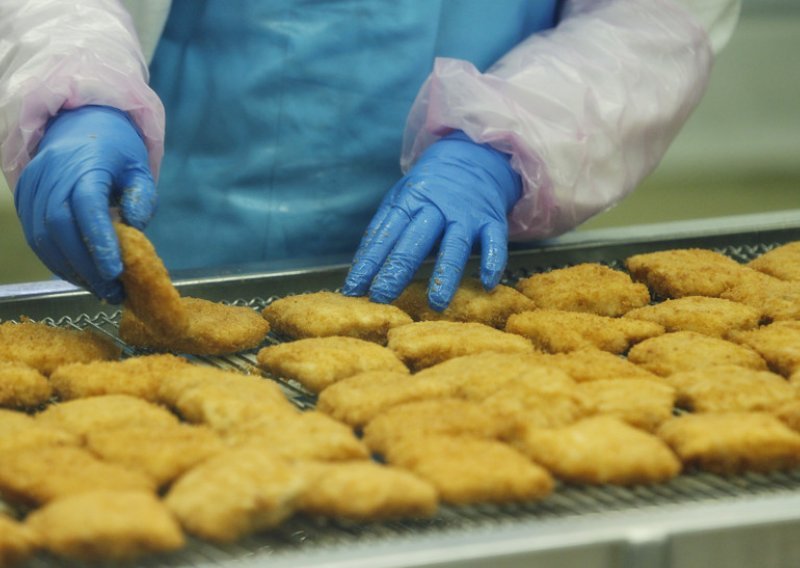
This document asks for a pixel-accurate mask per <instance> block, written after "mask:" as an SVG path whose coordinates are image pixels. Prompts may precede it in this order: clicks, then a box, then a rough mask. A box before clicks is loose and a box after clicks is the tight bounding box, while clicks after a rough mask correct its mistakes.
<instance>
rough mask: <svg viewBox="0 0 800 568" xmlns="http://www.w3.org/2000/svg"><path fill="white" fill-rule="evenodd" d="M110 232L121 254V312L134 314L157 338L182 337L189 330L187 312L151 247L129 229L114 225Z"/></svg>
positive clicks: (120, 224)
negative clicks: (122, 293)
mask: <svg viewBox="0 0 800 568" xmlns="http://www.w3.org/2000/svg"><path fill="white" fill-rule="evenodd" d="M114 229H115V231H116V233H117V238H118V239H119V247H120V251H121V253H122V266H123V270H122V275H121V276H120V280H122V286H123V288H124V289H125V302H124V306H125V310H124V311H128V310H130V311H131V312H133V313H134V314H136V318H138V319H139V320H140V321H142V322H143V323H144V325H145V326H146V327H147V328H148V329H149V330H150V331H151V332H153V333H154V334H156V335H158V336H161V337H180V336H182V335H183V334H184V333H186V330H187V329H188V328H189V312H188V311H187V309H186V306H185V305H184V304H183V303H182V302H181V298H180V294H179V293H178V290H176V289H175V286H173V285H172V280H170V277H169V274H168V273H167V269H166V268H165V267H164V263H163V262H162V261H161V258H159V256H158V254H157V253H156V250H155V248H154V247H153V245H152V243H151V242H150V241H149V240H148V238H147V237H146V236H145V234H144V233H142V232H141V231H139V230H138V229H136V228H134V227H131V226H129V225H125V224H123V223H114Z"/></svg>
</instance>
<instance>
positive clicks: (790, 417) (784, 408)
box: [771, 398, 800, 432]
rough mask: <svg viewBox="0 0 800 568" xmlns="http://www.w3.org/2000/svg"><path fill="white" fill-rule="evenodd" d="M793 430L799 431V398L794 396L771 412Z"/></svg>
mask: <svg viewBox="0 0 800 568" xmlns="http://www.w3.org/2000/svg"><path fill="white" fill-rule="evenodd" d="M771 414H774V415H775V416H777V417H778V419H779V420H780V421H781V422H783V423H784V424H786V425H787V426H788V427H789V428H791V429H792V430H794V431H795V432H800V398H794V399H792V400H789V401H787V402H785V403H783V404H782V405H780V406H778V407H777V408H774V409H773V410H772V412H771Z"/></svg>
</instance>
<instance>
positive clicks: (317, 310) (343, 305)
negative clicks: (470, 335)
mask: <svg viewBox="0 0 800 568" xmlns="http://www.w3.org/2000/svg"><path fill="white" fill-rule="evenodd" d="M261 313H262V315H263V316H264V317H265V318H266V319H267V320H268V321H269V323H270V325H271V326H272V329H273V330H274V331H275V332H276V333H278V334H280V335H283V336H285V337H288V338H292V339H302V338H308V337H331V336H343V337H356V338H358V339H363V340H365V341H373V342H375V343H380V344H381V345H385V344H386V333H387V332H388V331H389V330H390V329H392V328H393V327H397V326H398V325H405V324H407V323H411V318H410V317H409V316H408V314H406V313H405V312H403V311H402V310H401V309H399V308H397V307H395V306H391V305H386V304H378V303H375V302H371V301H370V300H369V299H368V298H364V297H361V298H354V297H351V296H343V295H342V294H337V293H335V292H324V291H323V292H313V293H309V294H297V295H294V296H287V297H285V298H280V299H278V300H275V301H274V302H272V303H271V304H270V305H268V306H267V307H266V308H264V310H263V311H262V312H261Z"/></svg>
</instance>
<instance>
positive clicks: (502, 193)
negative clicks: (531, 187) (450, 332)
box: [342, 132, 522, 311]
mask: <svg viewBox="0 0 800 568" xmlns="http://www.w3.org/2000/svg"><path fill="white" fill-rule="evenodd" d="M509 160H510V157H509V156H508V155H507V154H504V153H502V152H499V151H497V150H495V149H493V148H492V147H491V146H488V145H485V144H476V143H475V142H473V141H472V140H471V139H470V138H469V137H468V136H467V135H466V134H464V133H463V132H454V133H452V134H450V135H448V136H446V137H444V138H442V139H441V140H439V141H438V142H436V143H434V144H432V145H431V146H430V147H429V148H428V149H427V150H426V151H425V152H424V153H423V154H422V156H421V157H420V159H419V160H418V161H417V163H416V164H415V165H414V167H413V168H412V169H411V171H410V172H408V174H407V175H406V176H405V177H403V178H402V179H401V180H400V181H399V182H398V183H397V184H395V186H394V187H392V189H391V190H390V191H389V193H388V194H387V195H386V197H384V199H383V202H382V203H381V205H380V207H379V208H378V211H377V213H376V214H375V216H374V217H373V219H372V221H371V222H370V224H369V227H368V228H367V232H366V234H365V235H364V238H363V239H362V240H361V244H360V245H359V248H358V251H357V252H356V255H355V258H354V260H353V266H352V267H351V268H350V272H349V274H348V275H347V279H346V280H345V285H344V287H343V288H342V292H343V293H344V294H346V295H348V296H363V295H365V294H366V293H367V291H369V297H370V299H371V300H373V301H375V302H381V303H388V302H391V301H392V300H394V299H395V298H397V296H399V295H400V293H401V292H402V291H403V289H404V288H405V287H406V286H407V285H408V283H409V282H410V281H411V279H412V278H413V277H414V274H415V273H416V271H417V269H418V268H419V266H420V264H421V263H422V261H423V260H424V259H425V257H426V256H427V255H428V253H429V252H430V251H431V250H432V249H433V247H434V246H435V245H436V243H437V241H439V239H440V238H441V244H440V246H439V255H438V258H437V260H436V266H435V268H434V272H433V276H432V277H431V280H430V284H429V286H428V303H429V304H430V306H431V307H432V308H433V309H435V310H438V311H441V310H444V309H445V308H446V307H447V306H448V305H449V304H450V300H451V299H452V298H453V295H454V294H455V292H456V289H457V288H458V285H459V283H460V282H461V277H462V275H463V272H464V266H465V264H466V262H467V259H468V258H469V255H470V252H471V251H472V245H473V243H474V242H475V241H476V239H480V242H481V249H482V251H481V252H482V255H481V256H482V259H481V282H482V283H483V286H484V288H486V289H487V290H491V289H492V288H494V287H495V286H497V284H498V282H500V278H501V277H502V275H503V271H504V270H505V266H506V261H507V260H508V222H507V220H506V217H507V215H508V213H509V211H510V210H511V208H512V207H513V206H514V204H515V203H516V202H517V201H518V200H519V197H520V194H521V192H522V180H521V179H520V177H519V174H517V173H516V172H515V171H514V170H513V169H512V168H511V165H510V164H509Z"/></svg>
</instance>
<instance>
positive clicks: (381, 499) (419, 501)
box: [299, 461, 438, 521]
mask: <svg viewBox="0 0 800 568" xmlns="http://www.w3.org/2000/svg"><path fill="white" fill-rule="evenodd" d="M299 469H300V471H301V475H302V476H303V477H305V478H306V479H307V481H308V489H307V490H306V491H304V492H303V494H302V496H301V497H300V503H299V509H300V510H301V511H303V512H305V513H309V514H311V515H320V516H324V517H333V518H344V519H353V520H357V521H376V520H383V519H402V518H424V517H430V516H432V515H433V514H434V513H436V508H437V505H438V494H437V492H436V489H435V488H434V487H433V485H431V484H430V483H428V482H427V481H424V480H423V479H421V478H419V477H417V476H415V475H412V474H411V473H409V472H407V471H404V470H402V469H399V468H396V467H389V466H384V465H380V464H377V463H375V462H371V461H352V462H340V463H322V462H304V463H302V464H300V468H299Z"/></svg>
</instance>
